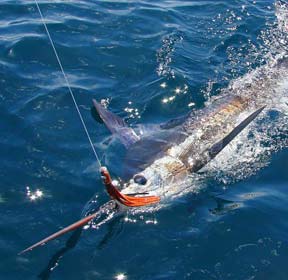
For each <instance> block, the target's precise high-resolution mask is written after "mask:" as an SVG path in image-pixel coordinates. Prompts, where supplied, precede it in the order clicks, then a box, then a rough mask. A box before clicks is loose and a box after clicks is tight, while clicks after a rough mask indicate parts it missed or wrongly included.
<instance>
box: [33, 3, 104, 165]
mask: <svg viewBox="0 0 288 280" xmlns="http://www.w3.org/2000/svg"><path fill="white" fill-rule="evenodd" d="M34 1H35V4H36V6H37V9H38V12H39V14H40V17H41V21H42V23H43V25H44V27H45V30H46V33H47V36H48V38H49V41H50V43H51V45H52V48H53V51H54V54H55V56H56V59H57V62H58V64H59V67H60V69H61V72H62V74H63V77H64V80H65V82H66V85H67V88H68V90H69V92H70V95H71V97H72V100H73V103H74V105H75V108H76V110H77V113H78V115H79V118H80V120H81V123H82V125H83V128H84V130H85V133H86V135H87V137H88V140H89V143H90V145H91V148H92V150H93V152H94V155H95V157H96V160H97V161H98V163H99V165H100V167H101V161H100V159H99V157H98V155H97V152H96V150H95V147H94V145H93V143H92V140H91V137H90V134H89V132H88V129H87V127H86V124H85V122H84V119H83V117H82V114H81V112H80V110H79V106H78V104H77V102H76V99H75V96H74V94H73V91H72V89H71V86H70V83H69V80H68V78H67V76H66V74H65V71H64V68H63V66H62V63H61V60H60V58H59V55H58V53H57V50H56V48H55V45H54V42H53V40H52V38H51V36H50V32H49V30H48V27H47V25H46V23H45V19H44V16H43V14H42V12H41V9H40V6H39V4H38V2H37V0H34Z"/></svg>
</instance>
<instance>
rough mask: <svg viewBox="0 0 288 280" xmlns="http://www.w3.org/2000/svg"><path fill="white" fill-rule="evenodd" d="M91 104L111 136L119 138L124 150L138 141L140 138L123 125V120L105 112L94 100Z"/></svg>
mask: <svg viewBox="0 0 288 280" xmlns="http://www.w3.org/2000/svg"><path fill="white" fill-rule="evenodd" d="M93 104H94V107H95V109H96V110H97V113H98V114H99V116H100V118H101V120H102V121H103V122H104V124H105V125H106V126H107V128H108V129H109V130H110V132H111V133H112V134H115V135H116V136H117V137H118V138H119V140H120V141H121V143H122V144H123V145H124V146H125V147H126V148H128V147H130V146H131V145H132V144H134V143H135V142H137V141H138V140H140V137H139V136H138V135H137V134H136V133H135V131H134V130H133V129H132V128H131V127H129V126H128V125H127V124H126V123H125V121H124V120H123V119H121V118H120V117H118V116H117V115H115V114H114V113H112V112H110V111H108V110H106V109H105V108H104V107H103V106H102V105H100V104H99V103H98V102H97V101H96V100H95V99H93Z"/></svg>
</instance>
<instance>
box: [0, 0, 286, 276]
mask: <svg viewBox="0 0 288 280" xmlns="http://www.w3.org/2000/svg"><path fill="white" fill-rule="evenodd" d="M39 4H40V7H41V9H42V12H43V15H44V17H45V19H46V22H47V26H48V28H49V30H50V32H51V36H52V38H53V40H54V42H55V46H56V48H57V50H58V52H59V56H60V58H61V60H62V63H63V67H64V69H65V71H66V74H67V76H68V79H69V81H70V83H71V87H72V89H73V92H74V94H75V97H76V99H77V102H78V104H79V106H80V110H81V113H82V114H83V117H84V120H85V122H86V124H87V127H88V130H89V132H90V134H91V138H92V141H93V143H94V144H95V147H96V149H97V151H98V153H99V155H100V158H101V160H102V162H103V164H105V165H106V166H108V167H109V169H110V171H111V173H112V174H113V176H120V175H121V171H120V170H121V167H122V164H123V154H124V150H123V147H122V146H121V144H120V143H119V142H118V141H117V140H115V139H111V138H110V134H109V132H108V131H107V129H106V128H105V127H104V126H103V125H101V124H99V123H97V122H96V121H95V120H94V118H93V116H92V114H91V108H92V99H93V98H95V99H97V100H98V101H101V102H102V103H103V104H106V105H107V107H108V109H109V110H111V111H113V112H114V113H116V114H118V115H119V116H121V117H123V118H124V119H125V120H126V121H127V123H129V125H131V126H134V125H138V124H159V123H163V122H165V121H168V120H170V119H172V118H175V117H179V116H182V115H183V114H186V113H188V112H189V111H190V110H194V111H195V115H197V111H198V110H199V109H203V108H206V107H209V104H210V103H211V101H210V100H213V98H214V97H215V96H221V94H222V89H224V88H226V87H227V86H228V85H229V84H231V83H237V82H238V83H239V82H240V83H241V81H242V80H241V77H242V76H243V75H246V76H245V77H246V79H249V75H250V74H249V73H251V72H253V71H254V69H261V67H265V66H266V65H267V64H268V63H269V62H271V61H274V60H277V57H278V56H280V55H282V56H283V54H284V55H285V53H286V52H287V51H288V48H287V42H288V41H287V32H288V13H287V7H285V1H281V2H274V1H272V0H255V1H252V0H237V1H236V0H221V1H220V0H219V1H218V0H213V1H212V0H210V1H203V0H198V1H180V0H178V1H176V0H174V1H173V0H160V1H145V0H144V1H136V0H130V1H129V0H124V1H113V0H107V1H106V0H105V1H104V0H103V1H100V0H99V1H96V0H93V1H76V0H70V1H64V0H63V1H62V0H57V1H56V0H55V1H54V0H53V1H46V0H45V1H42V0H39ZM287 70H288V69H287ZM271 71H273V70H271ZM287 73H288V71H287ZM287 77H288V74H287ZM239 79H240V80H239ZM287 88H288V86H287V84H286V87H285V85H283V87H282V91H281V90H280V91H279V89H278V90H277V92H276V91H275V92H276V93H275V95H276V96H277V100H279V102H278V101H277V100H276V101H277V102H276V103H278V104H276V105H279V108H276V107H277V106H275V108H274V109H273V110H267V111H266V113H265V115H264V116H263V117H262V119H261V120H262V122H263V123H265V125H263V126H262V128H261V129H259V130H257V131H256V130H255V131H253V130H252V132H251V135H250V136H249V137H250V138H249V139H250V140H249V141H250V142H249V143H250V144H247V145H246V144H245V141H243V137H242V138H241V137H239V140H238V141H239V142H240V141H242V148H241V152H237V153H233V147H232V148H231V147H230V148H229V147H227V149H228V150H227V151H228V152H227V151H226V153H224V154H222V155H221V157H220V158H219V160H218V161H217V160H216V163H214V165H213V163H212V164H211V166H210V170H209V168H208V169H207V170H208V171H207V170H206V171H204V172H203V176H202V177H203V178H202V179H201V183H199V182H198V183H197V188H195V191H191V192H189V193H187V194H185V195H183V196H180V197H179V198H177V199H175V201H173V202H171V203H170V204H169V206H166V207H163V208H162V207H159V209H158V210H157V211H154V212H147V213H142V214H141V215H139V214H135V215H133V212H131V213H130V212H128V213H127V214H126V215H124V216H122V217H117V218H116V219H114V220H112V221H109V222H106V223H105V222H104V224H102V226H101V227H99V228H97V227H96V228H95V227H92V228H91V227H90V228H88V229H87V230H84V231H83V232H82V234H81V236H80V238H79V239H78V237H79V236H77V234H78V233H77V232H76V233H74V237H73V238H72V239H69V240H70V243H69V244H68V245H67V247H73V246H72V245H75V244H76V246H75V247H74V248H71V250H68V249H67V250H66V249H64V250H61V248H63V247H65V243H66V241H67V240H68V238H69V234H68V235H66V236H62V237H61V238H59V239H57V240H54V241H52V242H49V243H48V244H46V245H45V246H42V247H40V248H37V249H35V250H33V251H32V252H28V253H26V254H23V255H20V256H19V255H17V253H18V252H19V251H21V250H23V249H24V248H26V247H27V246H29V245H31V244H33V243H34V242H37V241H39V240H40V239H42V238H44V237H46V236H48V235H50V234H51V233H53V232H55V231H57V230H59V229H61V228H63V227H64V226H66V225H68V224H70V223H72V222H74V221H76V220H77V219H79V218H81V217H83V215H85V214H86V213H87V211H88V210H87V209H88V208H89V207H88V206H87V202H88V201H89V200H90V199H92V200H93V201H94V202H93V203H94V204H95V208H96V206H97V207H98V206H99V205H100V204H102V203H105V202H106V201H108V196H107V194H106V192H105V190H104V187H103V184H102V182H101V178H100V176H99V172H98V169H99V168H98V165H97V162H96V161H95V157H94V155H93V152H92V151H91V147H90V145H89V142H88V140H87V137H86V135H85V133H84V130H83V127H82V125H81V122H80V120H79V118H78V115H77V112H76V110H75V107H74V104H73V102H72V99H71V96H70V95H69V92H68V89H67V87H66V84H65V81H64V79H63V76H62V73H61V71H60V69H59V66H58V64H57V60H56V58H55V55H54V53H53V50H52V48H51V45H50V42H49V40H48V37H47V34H46V33H45V29H44V27H43V24H42V22H41V19H40V16H39V13H38V11H37V9H36V6H35V2H34V1H31V0H27V1H12V0H2V1H1V3H0V100H1V103H0V116H1V121H0V128H1V134H0V141H1V142H0V143H1V145H0V155H1V162H0V165H1V167H0V184H1V188H0V209H1V212H0V213H1V221H0V248H1V250H0V259H1V262H0V279H3V280H10V279H11V280H14V279H37V277H40V279H61V280H63V279H85V280H86V279H87V280H88V279H128V280H129V279H131V280H132V279H137V280H140V279H143V280H144V279H145V280H146V279H151V280H152V279H196V280H200V279H205V280H208V279H209V280H210V279H223V280H224V279H225V280H226V279H233V280H237V279H239V280H240V279H241V280H244V279H245V280H252V279H259V280H266V279H267V280H271V279H275V280H276V279H277V280H287V279H288V267H287V263H288V219H287V218H288V172H287V170H288V169H287V168H288V149H287V147H288V140H287V139H288V135H287V132H288V125H287V120H288V115H287V114H288V113H287V112H288V105H287V104H288V91H287ZM261 120H260V121H259V122H261ZM266 123H267V125H266ZM241 139H242V140H241ZM234 145H237V139H235V144H234ZM229 149H230V150H229ZM229 151H232V152H229ZM135 156H139V155H135ZM196 189H197V190H196ZM95 201H97V202H95ZM93 203H92V204H93ZM85 205H86V206H85ZM70 235H71V234H70ZM77 241H78V242H77ZM73 242H74V243H75V244H73ZM59 250H60V251H59Z"/></svg>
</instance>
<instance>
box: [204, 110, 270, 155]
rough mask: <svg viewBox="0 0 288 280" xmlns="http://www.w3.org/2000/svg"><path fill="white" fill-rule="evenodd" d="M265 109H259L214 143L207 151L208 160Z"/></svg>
mask: <svg viewBox="0 0 288 280" xmlns="http://www.w3.org/2000/svg"><path fill="white" fill-rule="evenodd" d="M264 108H265V106H263V107H261V108H259V109H258V110H256V111H255V112H253V113H252V114H251V115H249V116H248V117H247V118H246V119H245V120H243V121H242V122H241V123H240V124H239V125H237V126H236V127H235V128H234V129H233V130H232V131H231V132H230V133H229V134H228V135H226V136H225V137H224V138H223V139H222V140H220V141H219V142H217V143H215V144H214V145H213V146H212V147H211V148H210V149H209V150H208V152H209V156H210V159H213V158H214V157H215V156H216V155H217V154H219V153H220V152H221V151H222V150H223V149H224V148H225V147H226V146H227V145H228V144H229V143H230V142H231V141H232V140H233V139H234V138H235V137H236V136H237V135H238V134H239V133H240V132H241V131H242V130H243V129H244V128H245V127H246V126H248V125H249V124H250V123H251V122H252V121H253V120H254V119H255V118H256V117H257V116H258V115H259V114H260V113H261V112H262V110H263V109H264Z"/></svg>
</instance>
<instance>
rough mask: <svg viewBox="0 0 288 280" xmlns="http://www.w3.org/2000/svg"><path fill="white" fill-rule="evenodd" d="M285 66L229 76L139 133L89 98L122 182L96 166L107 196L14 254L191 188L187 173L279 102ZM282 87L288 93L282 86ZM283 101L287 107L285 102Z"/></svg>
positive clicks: (283, 59) (282, 62) (163, 201)
mask: <svg viewBox="0 0 288 280" xmlns="http://www.w3.org/2000/svg"><path fill="white" fill-rule="evenodd" d="M287 69H288V58H287V57H285V56H283V57H281V58H279V59H277V60H276V61H273V62H272V63H271V64H267V65H265V66H263V67H260V68H258V69H256V70H254V71H253V72H250V73H249V74H247V75H246V76H244V77H243V78H239V79H237V80H236V81H234V83H233V84H231V85H230V86H229V87H228V88H227V89H224V90H223V92H222V94H221V96H220V97H218V98H214V100H212V101H211V102H210V103H211V106H209V107H207V109H206V108H205V109H203V110H202V111H201V110H200V111H197V112H191V113H190V114H188V115H186V116H183V117H180V118H178V119H174V120H171V121H169V122H167V123H165V124H161V125H159V126H158V127H157V128H158V129H157V130H156V131H154V132H153V133H148V134H145V133H144V134H143V133H141V129H140V130H139V131H138V132H137V129H135V130H134V129H133V128H131V127H129V126H128V125H127V124H126V123H125V121H124V120H123V119H121V118H120V117H118V116H117V115H115V114H114V113H112V112H110V111H108V110H107V109H106V108H104V107H103V106H102V105H100V104H99V103H98V102H97V101H95V100H93V103H94V108H95V109H96V113H97V114H98V121H101V122H103V123H104V124H105V125H106V126H107V128H108V129H109V130H110V132H111V133H112V134H113V135H115V136H117V137H118V139H119V140H120V141H121V142H122V144H123V145H124V146H125V148H126V149H127V157H126V159H125V161H124V162H123V166H124V168H123V169H124V170H123V176H122V177H123V179H124V180H125V181H124V182H125V183H122V184H120V186H119V185H116V184H115V183H113V181H112V179H111V177H110V175H109V173H108V170H107V169H106V168H104V167H102V168H101V175H102V177H103V179H104V184H105V186H106V189H107V191H108V194H109V195H110V197H111V198H112V199H111V200H110V201H108V202H107V203H105V204H104V205H102V206H101V207H100V208H99V209H98V210H96V209H95V211H92V214H90V215H86V216H85V217H84V218H83V219H81V220H79V221H77V222H75V223H74V224H72V225H70V226H68V227H66V228H64V229H62V230H60V231H59V232H56V233H54V234H52V235H51V236H48V237H47V238H45V239H43V240H41V241H39V242H37V243H36V244H34V245H32V246H30V247H28V248H27V249H25V250H23V251H22V252H20V254H21V253H24V252H27V251H29V250H32V249H34V248H35V247H38V246H40V245H42V244H44V243H46V242H48V241H50V240H52V239H54V238H57V237H59V236H60V235H62V234H64V233H67V232H69V231H71V230H75V229H76V228H79V227H83V225H85V224H87V223H89V222H90V221H92V220H94V221H96V222H97V224H96V225H98V226H100V225H101V224H103V223H104V222H106V221H108V220H110V219H112V218H113V217H115V214H119V213H123V210H124V211H125V210H127V208H129V207H134V208H136V209H137V211H140V212H142V211H145V208H146V207H144V208H143V206H149V207H150V205H152V207H154V206H155V205H158V204H161V206H164V205H165V204H169V202H170V201H171V200H172V199H173V198H175V197H177V196H179V195H183V194H185V193H187V192H189V191H191V186H193V183H195V181H194V179H195V177H194V176H193V174H195V173H197V172H198V171H199V170H201V169H202V168H203V167H205V166H206V165H207V164H208V163H209V162H210V161H211V160H213V159H214V158H215V157H216V156H217V155H218V154H219V153H220V152H221V151H222V150H223V149H224V148H225V147H226V146H227V145H228V144H229V143H230V142H231V141H232V140H233V139H235V138H236V139H235V140H234V141H236V140H237V135H239V134H240V133H241V132H242V131H243V130H244V129H245V128H246V127H247V126H248V125H249V124H250V123H251V122H253V120H255V118H256V117H257V116H258V115H259V114H260V113H261V112H262V111H263V110H264V108H265V111H268V110H270V109H271V108H275V107H277V105H279V100H281V98H282V97H283V96H281V95H280V96H279V95H278V94H276V92H277V89H279V88H280V89H282V88H283V84H285V82H286V85H287V76H288V73H287ZM284 92H285V93H288V91H287V89H284ZM284 103H285V104H286V105H285V106H286V107H287V102H285V101H284ZM286 107H285V108H286ZM286 109H287V108H286ZM118 188H119V189H120V190H118ZM146 211H147V209H146ZM90 213H91V211H90Z"/></svg>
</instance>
